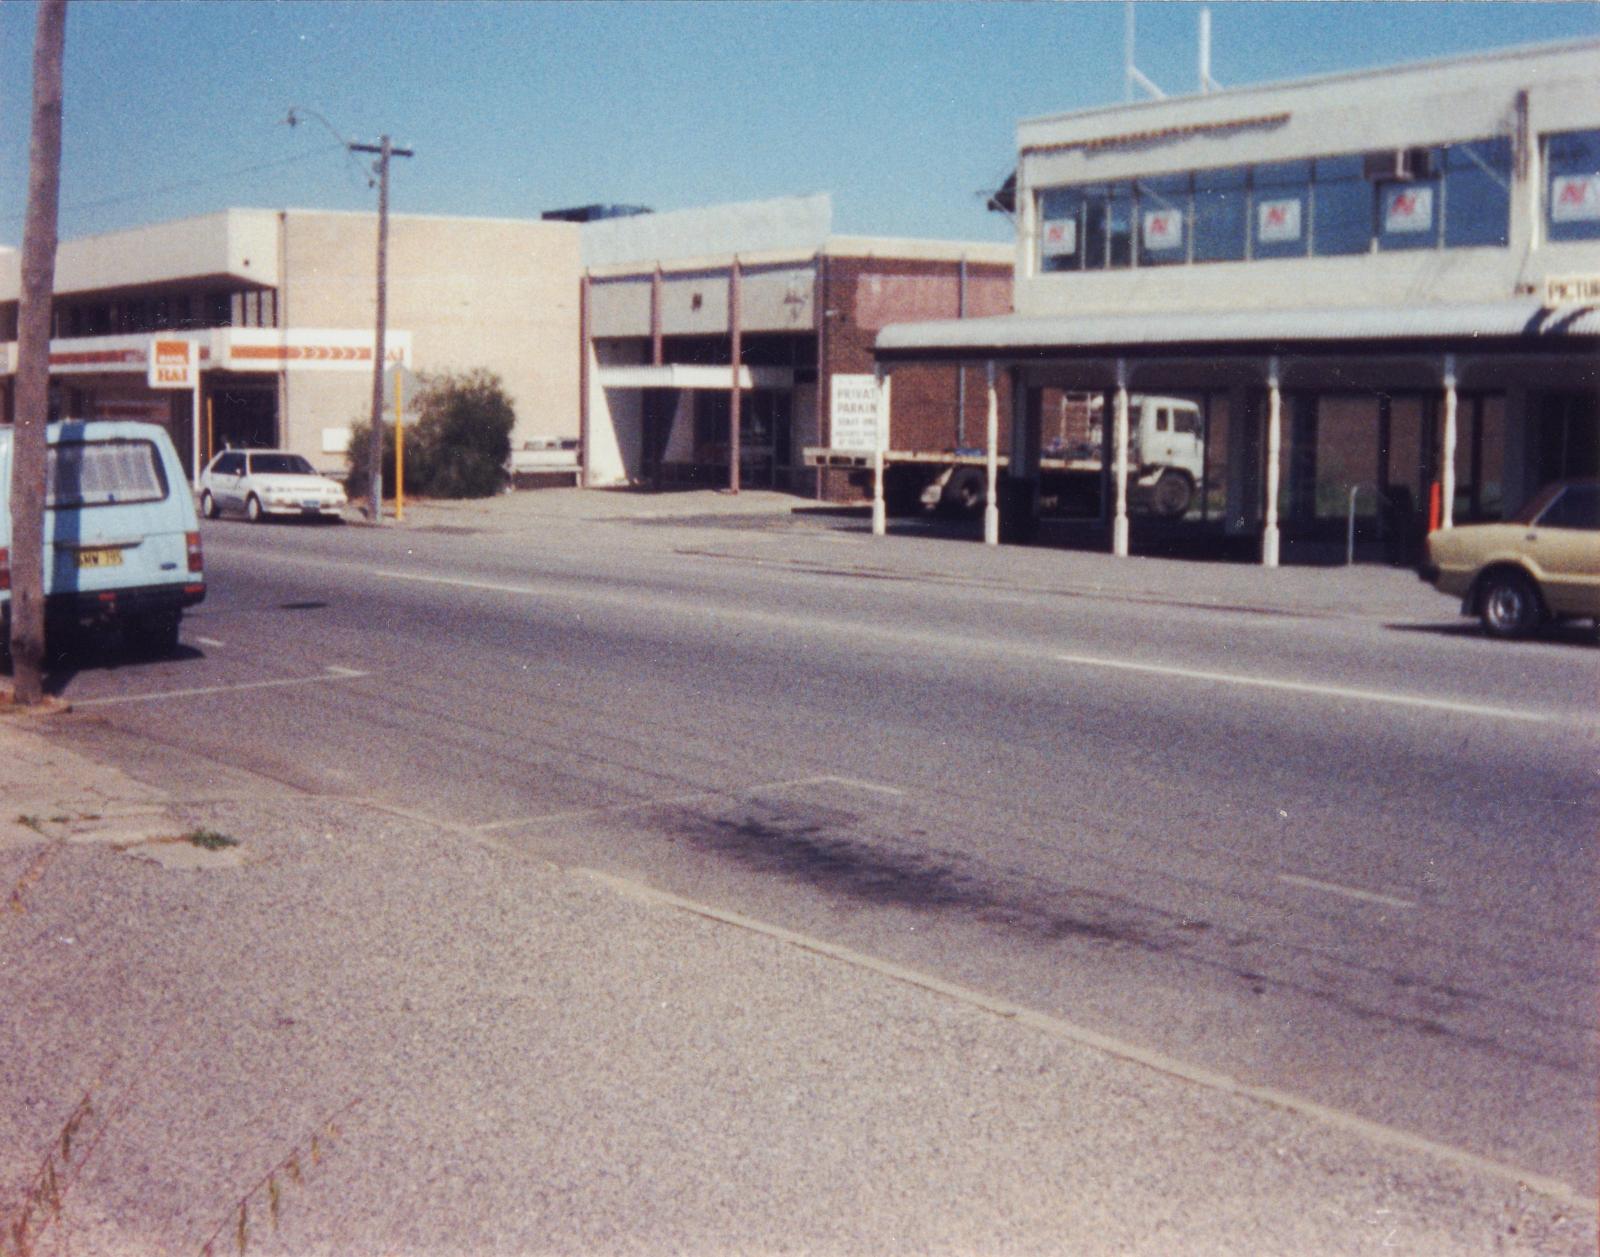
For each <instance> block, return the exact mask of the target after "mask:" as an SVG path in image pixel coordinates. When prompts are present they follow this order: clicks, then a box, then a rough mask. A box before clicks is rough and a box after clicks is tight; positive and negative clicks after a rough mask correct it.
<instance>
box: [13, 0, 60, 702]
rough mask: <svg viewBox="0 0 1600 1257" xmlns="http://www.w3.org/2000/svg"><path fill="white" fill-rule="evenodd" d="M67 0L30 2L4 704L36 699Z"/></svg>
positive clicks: (40, 668)
mask: <svg viewBox="0 0 1600 1257" xmlns="http://www.w3.org/2000/svg"><path fill="white" fill-rule="evenodd" d="M66 28H67V0H40V3H39V10H38V21H37V24H36V26H35V28H34V39H33V134H32V138H31V140H30V142H29V146H28V217H27V221H26V224H25V226H24V227H23V232H22V290H21V293H20V297H21V302H20V309H19V312H18V326H17V381H16V389H17V393H16V430H15V431H14V432H13V434H12V438H11V442H12V443H11V661H12V662H11V668H12V686H13V694H12V701H13V702H15V703H17V704H19V705H22V706H28V707H32V706H35V705H37V704H38V703H40V702H41V701H43V699H44V493H45V467H46V463H45V460H46V456H47V452H48V451H47V446H46V431H45V429H46V426H47V425H48V424H49V422H50V326H51V304H52V300H53V298H54V295H55V280H56V217H57V210H58V208H59V205H60V194H61V97H62V77H63V76H62V65H63V61H64V53H65V48H66Z"/></svg>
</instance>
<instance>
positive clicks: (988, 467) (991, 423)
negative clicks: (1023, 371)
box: [983, 361, 1000, 546]
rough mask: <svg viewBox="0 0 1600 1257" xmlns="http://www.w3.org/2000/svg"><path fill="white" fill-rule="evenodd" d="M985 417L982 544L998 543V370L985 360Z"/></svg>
mask: <svg viewBox="0 0 1600 1257" xmlns="http://www.w3.org/2000/svg"><path fill="white" fill-rule="evenodd" d="M987 378H988V381H989V418H988V422H987V425H986V427H985V431H984V442H985V445H984V500H983V544H984V545H986V546H997V545H999V544H1000V485H999V480H1000V386H999V373H998V372H997V371H996V370H995V365H994V363H993V362H992V361H991V362H989V363H988V375H987Z"/></svg>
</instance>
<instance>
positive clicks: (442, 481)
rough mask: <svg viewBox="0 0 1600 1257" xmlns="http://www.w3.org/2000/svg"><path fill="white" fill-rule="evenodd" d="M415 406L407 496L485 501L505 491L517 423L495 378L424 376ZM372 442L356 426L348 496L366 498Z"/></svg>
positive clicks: (387, 461)
mask: <svg viewBox="0 0 1600 1257" xmlns="http://www.w3.org/2000/svg"><path fill="white" fill-rule="evenodd" d="M416 407H417V412H418V418H417V420H416V421H415V423H413V424H411V425H409V426H408V427H407V429H406V468H405V476H406V485H405V487H406V492H407V493H414V494H421V495H426V496H429V497H438V498H482V497H489V496H490V495H492V494H495V493H499V492H500V491H501V490H502V489H504V488H505V486H506V482H507V479H508V475H509V473H508V471H507V469H506V466H507V462H508V461H509V459H510V457H511V429H512V428H513V427H514V426H515V425H516V422H517V416H516V411H515V410H513V409H512V406H511V399H510V398H509V397H508V396H506V392H505V388H504V387H503V386H502V384H501V383H500V377H499V376H497V375H495V374H494V373H493V372H492V371H485V370H483V369H481V368H480V369H478V370H475V371H465V372H440V373H438V374H429V375H424V376H423V377H422V387H421V388H420V389H419V390H418V393H417V398H416ZM383 427H384V436H383V441H384V444H383V451H384V453H383V469H382V471H383V492H384V494H385V496H392V495H393V493H394V425H393V424H392V423H385V424H384V425H383ZM371 443H372V425H371V423H358V424H356V425H354V427H353V428H352V429H351V434H350V451H349V454H348V459H349V464H350V474H349V475H348V476H347V477H346V480H345V483H346V485H347V486H348V488H349V490H350V492H351V493H352V494H364V493H365V492H366V491H367V487H368V483H369V481H368V477H369V475H370V472H369V471H368V466H367V455H368V451H369V450H370V448H371Z"/></svg>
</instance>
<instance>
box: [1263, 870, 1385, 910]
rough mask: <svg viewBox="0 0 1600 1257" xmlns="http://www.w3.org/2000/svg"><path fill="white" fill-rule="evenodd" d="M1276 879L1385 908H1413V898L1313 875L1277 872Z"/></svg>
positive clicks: (1291, 884)
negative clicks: (1359, 887)
mask: <svg viewBox="0 0 1600 1257" xmlns="http://www.w3.org/2000/svg"><path fill="white" fill-rule="evenodd" d="M1278 880H1279V881H1280V882H1287V883H1288V884H1289V885H1290V886H1303V887H1305V888H1306V889H1307V890H1323V891H1327V893H1328V894H1330V895H1343V896H1345V897H1346V898H1347V899H1359V900H1361V901H1362V902H1363V903H1376V904H1382V905H1383V906H1384V907H1386V908H1415V907H1416V906H1417V902H1416V900H1414V899H1400V898H1397V897H1396V896H1394V895H1380V894H1378V893H1377V891H1372V890H1357V889H1356V888H1355V887H1354V886H1340V885H1339V884H1338V883H1337V882H1319V881H1318V880H1317V879H1316V878H1314V877H1298V876H1296V875H1295V874H1293V873H1279V874H1278Z"/></svg>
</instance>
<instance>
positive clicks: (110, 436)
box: [0, 420, 206, 654]
mask: <svg viewBox="0 0 1600 1257" xmlns="http://www.w3.org/2000/svg"><path fill="white" fill-rule="evenodd" d="M13 435H14V431H13V429H11V428H6V427H0V630H3V633H4V635H3V636H0V654H4V653H5V652H6V651H7V650H8V649H9V646H10V641H11V562H12V559H11V451H12V439H13ZM46 441H47V443H48V454H47V461H46V479H45V519H44V593H45V616H46V619H47V621H48V622H49V623H50V625H51V626H55V627H69V626H72V625H76V624H83V623H112V624H116V625H118V626H119V627H120V628H121V629H122V631H123V635H124V638H125V639H126V640H127V642H128V643H129V644H130V645H132V646H135V647H137V648H139V649H141V650H143V651H146V652H148V653H153V654H154V653H162V654H170V653H171V652H172V651H173V650H175V649H177V645H178V623H179V621H180V620H181V619H182V617H183V612H184V609H185V608H186V607H192V606H194V605H195V604H196V603H198V602H200V601H201V600H202V599H203V598H204V597H205V596H206V582H205V566H204V563H203V561H202V558H201V553H200V524H199V521H198V520H197V519H196V517H195V510H194V499H193V497H192V496H191V495H190V492H189V484H188V480H187V478H186V477H185V476H184V472H183V466H182V464H181V463H179V461H178V455H177V451H175V450H174V449H173V447H172V441H171V439H170V438H169V437H168V436H167V433H166V431H165V429H163V428H160V427H157V426H156V425H155V424H150V423H125V422H113V421H101V420H88V421H81V420H72V421H67V422H63V423H53V424H51V425H50V426H49V428H48V429H47V436H46ZM48 632H49V630H48V629H47V635H48Z"/></svg>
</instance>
